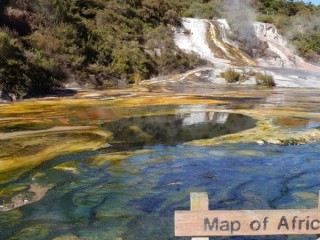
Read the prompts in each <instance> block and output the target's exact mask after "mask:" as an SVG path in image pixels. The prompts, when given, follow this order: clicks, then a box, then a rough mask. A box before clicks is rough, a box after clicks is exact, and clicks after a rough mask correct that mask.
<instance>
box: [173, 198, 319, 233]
mask: <svg viewBox="0 0 320 240" xmlns="http://www.w3.org/2000/svg"><path fill="white" fill-rule="evenodd" d="M208 202H209V201H208V196H207V194H206V193H191V211H176V212H175V236H178V237H182V236H183V237H209V236H258V235H292V234H299V235H301V234H303V235H310V234H314V235H318V234H320V209H319V208H315V209H302V210H240V211H208V210H207V209H208ZM193 239H208V238H193Z"/></svg>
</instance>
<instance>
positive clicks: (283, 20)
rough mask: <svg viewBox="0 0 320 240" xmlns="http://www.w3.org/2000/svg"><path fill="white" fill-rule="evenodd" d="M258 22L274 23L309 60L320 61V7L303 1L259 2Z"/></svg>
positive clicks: (268, 0)
mask: <svg viewBox="0 0 320 240" xmlns="http://www.w3.org/2000/svg"><path fill="white" fill-rule="evenodd" d="M257 8H258V10H259V12H260V13H261V14H260V15H259V16H258V20H260V21H263V22H268V23H273V24H274V25H275V26H276V27H277V28H279V29H280V30H281V31H282V32H283V33H284V34H285V35H286V36H287V37H288V39H289V40H290V41H291V42H292V43H293V44H294V45H295V46H296V47H297V50H298V51H299V52H300V54H301V55H302V56H304V57H306V58H307V59H309V60H313V61H319V60H320V57H319V56H320V6H314V5H312V4H310V3H309V4H305V3H303V2H302V1H293V0H290V1H285V0H259V1H258V4H257Z"/></svg>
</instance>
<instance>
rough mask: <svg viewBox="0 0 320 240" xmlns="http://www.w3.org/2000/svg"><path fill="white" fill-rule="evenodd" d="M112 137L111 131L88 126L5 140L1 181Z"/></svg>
mask: <svg viewBox="0 0 320 240" xmlns="http://www.w3.org/2000/svg"><path fill="white" fill-rule="evenodd" d="M110 137H111V134H110V133H108V132H102V131H100V132H99V131H97V130H86V131H83V132H81V131H79V132H57V133H56V132H53V133H46V134H44V135H43V134H40V135H37V134H33V135H31V136H27V137H26V136H22V137H16V138H14V139H9V140H8V139H7V140H3V141H2V144H1V145H0V152H1V155H0V156H1V159H0V162H1V165H0V174H1V177H0V183H5V182H8V181H12V180H14V179H17V178H19V176H21V175H23V174H24V173H26V172H28V171H30V170H31V169H33V168H35V167H37V166H39V165H40V164H41V163H43V162H45V161H48V160H50V159H52V158H55V157H57V156H61V155H65V154H70V153H76V152H81V151H89V150H96V149H99V148H101V147H104V146H105V145H106V143H107V140H108V138H110ZM10 146H15V147H10Z"/></svg>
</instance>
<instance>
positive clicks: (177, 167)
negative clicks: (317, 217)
mask: <svg viewBox="0 0 320 240" xmlns="http://www.w3.org/2000/svg"><path fill="white" fill-rule="evenodd" d="M144 149H146V150H152V151H149V152H147V151H146V152H145V153H144V154H141V155H137V156H132V157H128V158H127V159H124V160H117V161H116V160H115V161H106V162H105V163H103V164H102V165H101V164H100V165H98V164H96V163H95V161H94V160H93V159H94V158H95V157H98V156H102V158H103V156H106V155H108V154H109V153H111V152H112V151H113V150H112V148H111V149H108V148H106V149H102V150H100V151H94V152H86V153H81V154H73V155H68V156H63V157H59V158H56V159H53V160H52V161H50V162H47V163H46V164H44V165H42V166H40V167H39V168H38V169H35V170H33V171H32V172H31V173H29V174H27V175H25V176H24V177H23V178H22V179H19V180H18V181H16V182H15V183H14V184H16V185H18V184H20V183H22V182H23V183H26V182H30V183H31V182H36V183H41V184H54V185H55V187H54V188H53V189H51V190H50V191H49V192H48V193H47V195H46V196H45V197H44V198H43V199H42V200H41V201H39V202H36V203H34V204H31V205H27V206H24V207H21V208H19V210H14V211H11V212H6V213H2V214H1V215H0V221H1V224H0V239H53V238H55V237H59V236H63V235H66V236H74V237H78V238H79V239H117V238H122V239H129V240H130V239H184V238H175V237H174V234H173V214H174V211H175V210H181V209H185V210H187V209H189V204H190V203H189V194H190V192H194V191H196V192H201V191H205V192H208V193H209V198H210V209H212V210H213V209H226V210H228V209H229V210H231V209H274V208H276V209H287V208H314V207H316V206H317V198H318V197H317V195H318V191H319V189H320V178H319V173H320V164H319V163H320V159H319V156H320V144H319V143H312V144H306V145H301V146H275V145H262V146H259V145H257V144H241V143H240V144H228V145H218V146H212V147H195V146H188V145H181V144H179V145H176V146H165V145H159V144H158V145H154V146H148V147H144ZM64 162H69V163H72V164H73V166H75V168H76V169H77V171H78V172H77V173H71V172H64V171H61V170H57V169H54V168H53V167H54V166H56V165H59V164H61V163H64ZM39 173H41V175H40V174H39ZM37 175H38V176H39V177H34V178H32V176H37ZM9 184H13V183H9ZM74 239H75V238H74ZM185 239H187V238H185ZM214 239H227V238H214ZM230 239H315V236H310V237H307V236H301V237H298V236H295V237H288V238H287V237H286V236H272V237H252V238H248V237H233V238H230Z"/></svg>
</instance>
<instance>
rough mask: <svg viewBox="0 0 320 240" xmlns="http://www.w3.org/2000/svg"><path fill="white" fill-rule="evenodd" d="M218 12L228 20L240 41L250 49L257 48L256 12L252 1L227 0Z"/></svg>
mask: <svg viewBox="0 0 320 240" xmlns="http://www.w3.org/2000/svg"><path fill="white" fill-rule="evenodd" d="M218 11H219V13H220V15H221V16H222V17H223V18H225V19H227V21H228V22H229V25H230V27H231V30H232V31H233V33H234V34H235V37H236V38H238V40H239V41H241V42H243V43H244V44H245V45H246V46H247V47H248V48H255V47H257V45H258V39H257V37H256V34H255V31H254V27H253V23H254V21H255V20H256V11H255V9H254V6H253V3H252V0H225V1H223V3H222V6H221V7H220V9H219V10H218Z"/></svg>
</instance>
